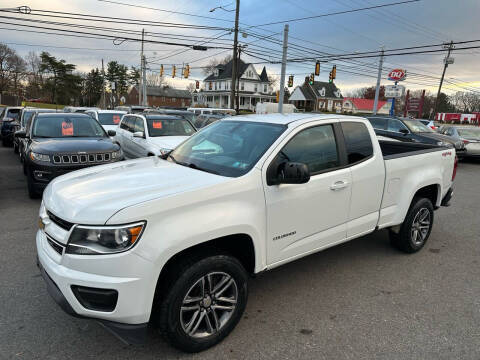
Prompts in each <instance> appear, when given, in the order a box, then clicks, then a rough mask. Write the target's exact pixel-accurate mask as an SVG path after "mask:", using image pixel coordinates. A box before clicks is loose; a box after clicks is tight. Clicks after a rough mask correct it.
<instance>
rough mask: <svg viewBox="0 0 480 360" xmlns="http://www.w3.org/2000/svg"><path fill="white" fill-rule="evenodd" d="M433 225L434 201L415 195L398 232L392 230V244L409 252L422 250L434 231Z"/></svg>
mask: <svg viewBox="0 0 480 360" xmlns="http://www.w3.org/2000/svg"><path fill="white" fill-rule="evenodd" d="M432 226H433V205H432V202H431V201H430V200H429V199H427V198H420V197H415V198H413V201H412V204H411V205H410V209H409V210H408V213H407V216H406V217H405V221H404V222H403V224H402V226H401V227H400V231H399V232H398V234H396V233H394V232H393V231H391V232H390V239H391V242H392V245H393V246H395V247H396V248H397V249H399V250H401V251H404V252H406V253H409V254H412V253H415V252H417V251H420V250H421V249H422V248H423V247H424V246H425V243H426V242H427V240H428V238H429V236H430V233H431V232H432Z"/></svg>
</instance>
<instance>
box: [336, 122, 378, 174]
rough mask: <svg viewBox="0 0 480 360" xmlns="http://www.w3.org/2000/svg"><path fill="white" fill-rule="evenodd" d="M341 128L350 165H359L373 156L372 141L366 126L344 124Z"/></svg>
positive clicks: (358, 123) (356, 123)
mask: <svg viewBox="0 0 480 360" xmlns="http://www.w3.org/2000/svg"><path fill="white" fill-rule="evenodd" d="M341 127H342V131H343V137H344V139H345V148H346V151H347V160H348V164H349V165H353V164H357V163H359V162H361V161H364V160H367V159H369V158H371V157H372V156H373V145H372V139H371V137H370V133H369V132H368V128H367V127H366V126H365V124H363V123H360V122H342V123H341Z"/></svg>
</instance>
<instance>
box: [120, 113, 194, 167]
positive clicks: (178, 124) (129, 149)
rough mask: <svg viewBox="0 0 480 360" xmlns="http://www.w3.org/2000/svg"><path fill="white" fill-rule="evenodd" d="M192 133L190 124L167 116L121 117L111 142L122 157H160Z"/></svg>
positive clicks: (132, 115)
mask: <svg viewBox="0 0 480 360" xmlns="http://www.w3.org/2000/svg"><path fill="white" fill-rule="evenodd" d="M195 132H196V130H195V127H194V126H193V125H192V123H191V122H190V121H188V120H186V119H184V118H181V117H178V116H171V115H144V114H127V115H124V116H123V118H122V121H121V122H120V125H119V127H118V129H117V135H116V136H115V141H116V142H118V143H119V144H120V146H121V147H122V150H123V152H124V154H125V156H126V157H128V158H138V157H144V156H154V155H163V154H166V153H168V152H170V151H171V150H172V149H175V147H177V145H178V144H180V143H182V142H183V141H184V140H185V139H187V138H188V137H189V136H190V135H193V134H194V133H195Z"/></svg>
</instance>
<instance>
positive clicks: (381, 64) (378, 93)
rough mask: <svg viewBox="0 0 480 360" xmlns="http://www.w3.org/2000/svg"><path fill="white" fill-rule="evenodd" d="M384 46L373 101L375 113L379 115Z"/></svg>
mask: <svg viewBox="0 0 480 360" xmlns="http://www.w3.org/2000/svg"><path fill="white" fill-rule="evenodd" d="M383 53H384V51H383V46H382V54H381V55H380V61H379V62H378V75H377V88H376V89H375V101H374V102H373V115H377V107H378V97H379V96H380V80H381V79H382V70H383Z"/></svg>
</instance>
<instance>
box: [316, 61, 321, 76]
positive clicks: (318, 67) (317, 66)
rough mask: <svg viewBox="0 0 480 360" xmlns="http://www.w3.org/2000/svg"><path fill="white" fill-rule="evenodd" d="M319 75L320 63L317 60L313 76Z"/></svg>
mask: <svg viewBox="0 0 480 360" xmlns="http://www.w3.org/2000/svg"><path fill="white" fill-rule="evenodd" d="M318 75H320V61H319V60H317V62H316V63H315V76H318Z"/></svg>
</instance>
